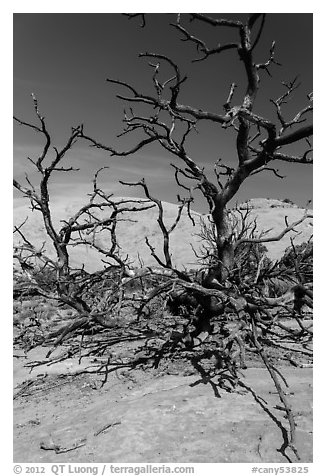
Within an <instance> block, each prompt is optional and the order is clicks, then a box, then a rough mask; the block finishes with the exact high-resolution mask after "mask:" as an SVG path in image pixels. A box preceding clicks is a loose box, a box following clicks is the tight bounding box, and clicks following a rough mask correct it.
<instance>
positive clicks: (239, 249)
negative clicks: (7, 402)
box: [10, 2, 315, 475]
mask: <svg viewBox="0 0 326 476" xmlns="http://www.w3.org/2000/svg"><path fill="white" fill-rule="evenodd" d="M68 3H69V2H68ZM70 3H72V2H70ZM95 3H96V2H95ZM168 6H169V8H170V10H168V9H167V10H166V12H164V11H163V12H153V11H152V10H151V8H149V7H148V9H147V11H149V12H150V13H127V10H126V12H114V13H113V12H106V11H104V10H103V11H101V9H99V11H94V12H82V10H81V11H78V10H75V11H70V12H68V10H67V12H65V11H64V10H62V12H60V11H57V10H55V9H53V11H52V12H51V11H48V9H47V8H44V10H43V12H42V10H40V11H34V10H31V11H30V12H27V11H23V10H21V11H20V10H19V9H15V10H14V12H13V13H12V18H13V115H14V118H13V126H12V128H13V152H12V155H13V241H12V245H13V259H12V268H13V331H12V332H13V357H10V358H13V463H14V464H15V465H16V466H15V468H20V469H22V468H25V470H24V471H27V469H26V468H28V467H29V466H31V465H32V464H34V465H36V466H35V468H42V465H43V464H45V465H46V464H48V463H50V464H51V466H49V468H51V471H52V473H51V472H48V473H45V474H57V475H58V474H70V473H73V472H75V473H77V472H79V473H85V474H86V473H87V474H94V475H95V474H112V473H114V472H123V471H122V469H123V468H127V469H128V468H129V469H130V468H133V470H131V469H130V471H129V473H132V472H133V473H134V474H140V473H149V474H151V473H155V472H161V473H166V472H169V473H172V472H175V473H183V474H202V471H203V470H201V471H199V470H197V471H196V469H195V468H196V465H197V464H202V463H212V464H217V463H218V464H224V463H227V464H228V466H226V467H230V468H231V466H232V464H233V463H250V465H249V466H248V467H247V470H246V471H247V472H239V473H238V472H237V473H236V474H250V473H254V472H256V473H258V472H259V471H258V470H259V469H261V468H263V469H264V468H265V469H266V468H267V469H268V467H269V464H270V465H271V467H272V465H278V466H277V467H278V468H279V467H283V469H284V472H291V471H292V473H293V472H294V471H293V468H297V471H298V472H302V473H308V469H309V468H310V466H309V464H310V463H313V462H314V457H313V165H312V164H313V92H312V88H313V18H314V15H315V14H313V13H309V5H307V6H306V8H308V10H306V11H305V12H301V11H300V10H298V11H296V10H295V4H293V6H291V9H290V11H288V12H287V13H283V12H281V11H276V12H273V13H232V12H231V13H225V12H224V13H214V10H216V11H218V10H219V7H220V6H221V5H220V4H219V3H215V4H214V5H213V4H210V6H209V8H211V9H212V10H209V9H204V13H187V11H186V10H183V12H182V13H173V10H177V9H178V4H177V3H176V4H175V5H174V6H173V7H172V6H171V5H170V4H169V5H168ZM75 7H77V6H76V5H75ZM116 7H117V8H119V6H116ZM202 7H203V5H200V4H197V5H196V4H191V5H189V7H188V8H189V10H190V9H195V10H196V9H198V10H200V9H201V8H202ZM223 7H224V8H228V5H223ZM251 7H252V5H251V4H250V2H249V4H248V5H246V4H243V5H242V8H248V11H251ZM77 8H78V7H77ZM107 8H109V6H107ZM129 8H130V9H131V10H132V8H133V9H134V10H138V9H140V8H141V4H140V5H138V6H137V5H133V7H132V8H131V7H130V6H129ZM163 8H164V6H163ZM259 8H261V9H263V8H265V7H264V4H263V3H262V4H261V6H260V7H259ZM123 9H124V6H123V5H121V10H123ZM181 10H182V9H181ZM230 10H231V6H230ZM239 10H240V9H239ZM311 10H313V9H312V8H311ZM128 11H129V10H128ZM170 11H172V13H170ZM254 11H255V10H254ZM70 464H74V465H76V466H68V465H70ZM122 464H123V465H124V466H121V465H122ZM128 464H130V465H131V466H128ZM24 465H25V466H24ZM60 465H64V466H62V468H65V469H64V470H63V469H62V468H61V470H60ZM78 465H79V466H78ZM96 465H102V466H101V467H99V466H96ZM114 465H116V466H114ZM119 465H120V466H119ZM132 465H133V466H132ZM256 465H257V466H256ZM260 465H261V466H260ZM15 468H14V471H15ZM99 468H100V469H99ZM135 468H138V469H137V471H138V473H137V472H136V469H135ZM250 468H252V469H250ZM275 468H276V466H275ZM286 468H288V469H289V471H285V469H286ZM291 468H292V469H291ZM127 469H125V470H124V471H125V472H128V471H127ZM299 469H301V471H299ZM24 471H23V473H22V474H27V473H25V472H24ZM49 471H50V470H49ZM64 471H66V472H64ZM18 472H19V471H17V473H18ZM35 472H38V471H36V470H35ZM40 472H41V471H40ZM43 472H44V471H43ZM260 472H263V471H260ZM266 472H267V471H266ZM212 474H213V473H212ZM214 474H219V473H218V472H215V473H214ZM221 474H223V473H221ZM224 474H229V473H226V472H225V473H224ZM234 474H235V473H234ZM274 474H277V473H276V472H275V473H274Z"/></svg>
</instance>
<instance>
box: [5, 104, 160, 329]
mask: <svg viewBox="0 0 326 476" xmlns="http://www.w3.org/2000/svg"><path fill="white" fill-rule="evenodd" d="M33 102H34V111H35V116H36V119H37V122H36V124H33V123H29V122H25V121H23V120H21V119H19V118H17V117H15V118H14V119H15V121H16V123H18V124H20V125H22V126H25V127H28V128H30V129H32V130H34V131H35V132H37V133H38V134H40V135H41V137H42V138H43V140H44V146H43V149H42V150H41V153H40V155H39V157H38V158H36V159H32V158H30V157H29V158H28V159H29V161H30V162H31V163H32V164H33V166H34V167H35V168H36V169H37V171H38V172H39V174H40V177H41V178H40V181H39V183H38V184H37V186H35V185H34V184H33V183H32V182H31V180H30V179H29V177H28V176H27V175H26V184H24V185H23V184H22V183H19V182H18V181H17V180H14V187H15V188H16V189H17V190H19V191H20V192H21V194H22V195H23V196H24V197H26V198H27V199H28V200H29V202H30V206H31V210H33V211H36V213H40V214H41V216H42V218H43V223H44V229H45V231H46V235H47V236H48V238H49V239H50V246H51V247H53V249H54V251H55V253H54V256H53V253H49V252H48V250H47V249H46V245H45V243H43V245H42V246H40V247H37V246H36V245H35V244H34V243H32V242H31V241H30V240H29V239H28V237H27V236H26V235H25V232H24V224H25V222H26V220H25V221H24V222H23V223H21V224H20V225H17V226H15V227H14V233H15V234H16V235H17V241H16V242H15V245H14V259H16V260H18V262H19V263H20V266H21V269H22V270H23V272H24V274H25V275H26V276H27V277H28V292H29V293H31V292H33V293H35V294H39V295H41V296H44V297H46V298H49V299H54V300H56V301H57V302H58V303H61V304H64V305H67V306H70V307H71V308H73V309H74V310H75V311H77V319H76V321H75V322H74V323H73V324H71V325H69V326H68V327H67V329H63V332H62V336H61V337H63V336H64V335H66V334H67V332H72V330H76V329H79V328H80V327H82V326H84V325H86V324H90V323H92V322H93V323H97V324H99V325H101V326H103V325H106V324H105V319H103V316H105V315H106V314H107V313H108V308H109V307H110V306H109V301H110V300H108V303H107V304H106V306H104V309H103V306H102V307H101V306H100V307H101V308H100V309H99V306H98V305H97V301H98V299H97V298H96V292H94V290H93V292H92V288H94V287H95V288H96V286H97V285H98V283H99V282H100V281H105V280H108V278H110V274H112V272H115V270H118V272H119V276H120V277H119V278H118V279H115V282H116V288H115V292H113V293H112V294H113V295H118V294H119V293H118V291H117V290H118V287H119V282H120V281H121V280H122V278H123V276H129V275H132V272H131V270H130V263H129V260H128V258H127V257H122V256H121V251H120V247H119V243H118V238H117V233H116V228H117V224H118V222H119V220H123V219H124V218H123V216H124V214H125V213H126V212H127V213H130V212H138V211H142V210H147V209H148V208H151V207H153V204H152V203H148V201H144V200H137V199H119V200H117V199H114V198H113V196H112V194H110V193H106V192H104V191H103V190H102V189H101V188H100V187H99V185H98V178H99V174H100V172H101V171H102V170H103V169H100V170H98V171H97V172H96V173H95V176H94V179H93V190H92V192H91V193H90V194H89V196H88V198H87V199H85V204H84V205H83V206H81V207H80V208H79V209H78V210H76V212H75V213H74V214H73V215H72V216H70V217H69V218H65V219H62V220H61V225H59V226H58V227H56V226H55V225H54V221H53V215H52V211H51V207H50V202H51V198H50V193H49V184H50V182H51V179H52V177H53V175H54V174H55V173H68V172H72V171H78V169H75V168H74V167H67V166H64V165H62V162H63V159H64V158H65V156H66V154H67V153H68V152H69V151H70V149H71V148H72V147H73V146H74V144H75V143H76V142H77V141H78V140H82V139H81V134H82V129H83V126H82V125H81V126H78V127H76V128H72V131H71V134H70V136H69V137H68V139H67V141H66V143H65V145H64V146H63V148H62V149H60V150H59V149H58V148H56V147H55V145H54V144H53V143H52V137H51V134H50V131H49V130H48V127H47V124H46V121H45V118H44V117H43V116H42V115H41V113H40V111H39V107H38V102H37V99H36V98H35V96H33ZM53 151H54V156H53ZM102 233H106V234H107V235H109V237H110V240H109V241H108V243H109V246H107V247H103V245H102V244H101V240H99V239H98V238H99V237H100V236H101V234H102ZM72 246H79V247H81V249H83V248H84V249H85V247H86V246H87V247H91V248H93V249H95V250H96V251H97V252H98V253H99V254H100V255H101V256H102V262H103V265H104V269H103V270H102V271H101V270H98V271H97V272H94V273H88V272H86V271H85V270H84V269H83V267H81V268H79V269H75V268H72V267H71V264H70V259H69V249H70V247H72ZM44 272H45V273H50V274H51V273H52V276H53V283H52V284H53V286H52V287H51V286H50V283H49V282H45V283H42V280H40V279H38V278H39V277H40V276H41V275H42V273H44ZM20 292H24V290H23V289H21V290H20ZM113 298H114V299H115V298H116V296H113Z"/></svg>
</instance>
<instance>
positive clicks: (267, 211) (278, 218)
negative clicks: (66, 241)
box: [14, 198, 313, 271]
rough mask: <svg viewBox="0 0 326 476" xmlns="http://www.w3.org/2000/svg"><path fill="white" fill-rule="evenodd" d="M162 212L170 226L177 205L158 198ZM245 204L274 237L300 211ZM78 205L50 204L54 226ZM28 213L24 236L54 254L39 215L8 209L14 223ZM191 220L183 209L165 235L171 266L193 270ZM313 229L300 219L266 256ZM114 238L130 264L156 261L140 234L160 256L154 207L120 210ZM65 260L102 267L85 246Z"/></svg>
mask: <svg viewBox="0 0 326 476" xmlns="http://www.w3.org/2000/svg"><path fill="white" fill-rule="evenodd" d="M163 206H164V216H165V220H166V223H167V225H171V224H172V223H173V222H174V220H175V217H176V216H177V211H178V207H177V205H174V204H172V203H167V202H163ZM247 206H249V208H250V209H251V211H252V212H251V213H252V215H251V216H252V218H257V224H258V229H259V231H262V230H268V229H270V228H272V231H270V233H269V235H277V234H279V233H280V232H281V231H282V229H283V228H284V227H285V217H286V216H287V217H288V222H289V223H292V222H294V221H297V220H299V219H300V218H301V217H302V215H303V213H304V209H302V208H300V207H297V206H296V205H292V204H290V203H285V202H283V201H280V200H276V199H265V198H255V199H251V200H249V201H248V202H246V203H244V204H241V205H240V206H239V207H240V208H246V207H247ZM79 207H80V203H78V202H73V203H69V204H66V203H63V202H61V203H60V202H58V203H55V204H52V207H51V209H52V213H53V217H54V224H55V225H56V226H58V227H59V226H60V220H64V219H66V218H67V217H68V216H70V215H72V214H74V213H75V212H76V211H77V210H78V208H79ZM26 216H28V221H27V223H26V225H24V230H25V234H26V237H27V238H28V239H29V240H30V241H31V242H33V243H35V244H36V245H37V246H41V245H42V243H43V242H44V241H45V243H46V249H47V252H48V254H49V255H54V250H53V247H52V245H51V242H50V241H49V239H48V238H47V237H46V235H45V232H44V227H43V221H42V217H41V214H40V213H38V212H36V211H34V212H31V210H30V209H29V208H28V205H27V203H26V204H24V205H20V206H17V207H16V208H15V209H14V223H15V224H16V225H18V224H21V223H22V222H23V220H24V219H25V218H26ZM193 218H194V221H195V224H196V226H193V224H192V223H191V221H190V220H189V217H188V216H187V213H186V212H185V211H184V212H183V213H182V216H181V219H180V222H179V224H178V226H177V227H176V229H175V230H174V231H173V232H172V233H171V235H170V243H171V251H172V260H173V263H174V265H175V266H176V267H177V268H179V269H183V268H196V267H197V266H198V264H197V263H196V257H195V254H194V252H193V249H195V250H197V251H198V250H199V248H200V246H201V243H200V238H199V237H198V232H199V227H200V221H201V218H203V219H205V216H204V215H200V214H199V213H196V212H193ZM312 230H313V223H312V219H307V220H305V222H304V223H302V224H301V225H299V226H298V228H297V231H298V232H299V233H297V234H296V233H295V232H291V233H289V234H288V235H287V236H285V237H284V238H283V239H282V240H281V241H280V242H275V243H273V242H271V243H267V244H266V247H267V250H268V251H267V254H268V256H269V257H270V258H271V259H273V260H275V259H279V258H281V256H282V255H283V253H284V251H285V249H286V248H287V247H288V246H290V244H291V242H290V236H292V237H295V241H294V242H295V243H298V244H299V243H302V242H304V241H307V240H308V239H309V238H310V236H311V234H312ZM117 237H118V242H119V245H120V248H121V256H122V257H126V256H128V257H129V258H130V259H131V260H132V261H133V262H134V266H140V264H141V263H143V264H144V265H147V266H148V265H154V264H157V263H156V261H155V260H154V258H153V257H152V256H151V253H150V250H149V248H148V247H147V246H146V243H145V237H147V238H148V240H149V241H150V243H151V245H152V246H153V247H154V248H155V250H156V253H157V254H158V255H159V256H160V257H163V252H162V236H161V232H160V229H159V226H158V224H157V210H156V208H152V209H149V210H146V211H143V212H139V213H136V214H134V213H126V214H124V216H123V221H119V223H118V225H117ZM17 240H18V236H17V235H14V241H15V242H17ZM98 244H101V245H102V246H110V239H109V236H108V235H106V234H105V233H103V234H102V236H100V237H99V238H98ZM70 256H71V264H72V265H73V266H74V267H80V266H81V265H82V264H84V266H85V269H86V270H88V271H95V270H98V269H102V268H103V267H104V263H103V262H102V257H101V256H99V254H98V253H97V252H96V251H95V250H93V249H92V248H91V247H89V246H84V247H78V248H74V247H71V249H70Z"/></svg>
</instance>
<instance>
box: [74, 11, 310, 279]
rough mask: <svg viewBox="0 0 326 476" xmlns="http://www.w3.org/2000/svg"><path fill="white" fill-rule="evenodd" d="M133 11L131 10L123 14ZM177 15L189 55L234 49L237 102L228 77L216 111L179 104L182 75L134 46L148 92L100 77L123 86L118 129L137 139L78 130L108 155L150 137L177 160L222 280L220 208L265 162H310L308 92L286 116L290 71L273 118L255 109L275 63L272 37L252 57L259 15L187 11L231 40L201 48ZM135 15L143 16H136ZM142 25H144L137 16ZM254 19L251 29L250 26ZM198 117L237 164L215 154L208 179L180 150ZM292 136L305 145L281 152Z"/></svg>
mask: <svg viewBox="0 0 326 476" xmlns="http://www.w3.org/2000/svg"><path fill="white" fill-rule="evenodd" d="M134 16H135V15H131V16H130V18H133V17H134ZM136 16H137V15H136ZM185 16H186V15H180V14H179V15H177V17H176V21H175V22H174V23H173V24H172V25H171V26H172V27H173V28H174V29H176V30H177V31H178V32H179V33H180V34H181V35H182V39H183V40H185V41H186V42H188V43H190V44H191V45H194V46H195V47H196V49H197V52H198V53H199V56H198V57H196V58H195V59H194V61H205V60H206V59H207V58H211V57H212V56H216V57H219V56H220V55H222V54H226V53H227V52H228V51H229V50H235V51H237V53H238V56H239V59H240V61H241V63H242V65H243V68H244V71H245V77H246V85H245V92H244V95H243V97H242V98H241V99H240V101H238V102H237V104H234V103H233V99H234V93H235V89H236V87H237V84H236V83H235V82H234V83H232V84H231V86H230V89H229V92H228V93H227V94H226V101H225V103H224V104H223V105H221V108H220V109H221V111H220V112H215V111H210V110H204V109H199V108H195V107H193V106H191V105H185V104H182V103H180V101H179V96H180V92H181V90H182V87H183V85H184V83H185V81H186V80H187V77H186V76H185V75H183V74H182V73H181V70H180V68H179V66H178V65H177V64H176V62H175V61H174V60H173V59H171V58H170V57H168V56H166V55H164V54H158V53H155V52H154V53H151V52H145V53H140V54H139V56H140V57H141V58H145V59H147V60H149V65H150V66H151V67H152V68H153V71H154V72H153V75H152V81H153V85H154V90H155V93H154V94H152V95H149V94H144V93H142V92H141V91H138V90H137V89H136V88H135V87H134V86H133V85H132V84H130V83H129V82H127V81H122V80H118V79H113V78H108V79H107V81H108V82H109V83H111V84H114V85H118V86H120V87H121V88H122V89H124V90H125V91H126V93H125V94H122V93H119V94H118V95H117V97H118V98H120V99H121V100H123V101H124V102H126V103H127V104H129V105H130V107H131V108H130V112H129V113H128V112H125V117H124V123H125V125H126V126H125V129H124V131H123V134H129V133H132V132H134V131H142V132H143V134H144V138H143V139H142V140H140V141H139V142H137V143H136V144H135V146H134V147H131V148H130V149H129V150H123V151H118V150H116V149H113V148H112V147H110V146H107V145H104V144H102V143H100V142H99V141H96V140H94V139H93V138H91V137H89V136H87V135H86V134H85V133H84V131H81V135H82V136H83V137H84V138H85V139H87V140H88V141H89V142H90V143H91V144H92V145H93V146H96V147H98V148H100V149H103V150H107V151H109V152H110V153H111V155H113V156H121V157H125V156H128V155H132V154H134V153H135V152H137V151H139V150H141V149H143V148H145V147H146V146H148V145H149V144H152V143H154V142H156V143H159V144H160V146H161V147H162V148H163V149H165V150H166V151H168V152H169V153H171V154H173V155H174V156H176V157H177V158H178V159H179V160H180V166H179V165H178V166H174V167H175V172H176V180H177V183H178V184H179V185H181V186H182V185H183V184H181V179H184V180H186V181H188V182H189V181H190V183H191V185H190V187H184V188H188V190H194V189H198V190H199V191H200V192H201V193H202V194H203V196H204V197H205V199H206V201H207V204H208V208H209V212H210V215H211V219H212V221H213V223H214V227H215V229H216V237H217V241H216V245H217V252H218V260H217V263H216V266H215V268H214V269H211V274H212V277H213V278H214V279H216V280H217V281H219V282H220V283H224V282H225V280H227V279H228V277H229V274H230V270H231V269H233V265H234V250H235V246H236V244H235V243H234V241H233V239H232V227H231V226H230V221H229V217H228V213H227V206H228V203H229V202H230V200H231V199H232V198H233V197H234V196H235V195H236V194H237V192H238V191H239V189H240V187H242V186H243V184H244V182H245V181H246V179H247V178H248V177H251V176H253V175H257V174H259V173H262V172H266V171H269V172H272V173H274V174H275V175H276V176H278V177H280V174H279V173H278V171H277V169H275V168H274V167H273V166H271V164H272V163H274V162H276V161H285V162H292V163H294V164H312V158H311V152H312V147H311V143H310V141H309V137H310V136H311V135H312V132H313V127H312V125H311V124H303V123H305V121H306V119H307V116H308V115H309V114H310V113H311V112H312V94H308V96H307V102H308V104H307V105H305V106H303V107H302V108H301V109H299V110H298V112H297V113H296V114H295V116H294V117H293V118H289V119H288V118H286V117H285V113H284V112H283V106H284V105H285V104H286V102H287V100H288V99H289V98H291V97H292V96H293V94H294V92H295V90H296V89H297V88H298V87H299V83H298V80H297V78H295V79H294V80H293V81H290V82H284V83H282V84H283V86H284V89H285V92H284V94H282V95H281V96H280V97H278V98H270V100H271V102H272V103H273V105H274V106H275V112H276V117H275V118H267V117H263V116H261V115H260V114H259V113H257V112H255V104H256V98H257V95H258V93H259V89H260V84H261V83H262V74H264V73H268V74H270V69H271V68H272V67H273V66H274V65H277V64H278V63H277V62H276V60H275V42H272V44H271V47H270V51H269V56H268V57H267V59H266V61H265V62H264V63H257V62H256V60H255V48H256V46H257V44H258V43H259V41H260V38H261V34H262V31H263V28H264V24H265V14H251V15H249V16H248V18H247V21H246V22H242V21H239V20H226V19H221V18H215V17H210V16H207V15H203V14H197V13H193V14H190V21H192V22H197V23H200V24H202V25H203V26H204V27H206V28H214V29H215V30H216V31H217V37H218V31H219V28H221V27H224V28H228V29H230V30H232V31H233V32H234V41H233V42H230V43H226V44H219V43H218V44H217V45H215V46H214V47H213V48H209V47H208V46H207V45H206V43H205V41H204V40H203V39H201V38H199V37H196V36H194V35H193V34H192V33H191V31H190V27H189V26H188V24H186V20H185V19H184V17H185ZM142 18H143V19H144V16H143V15H142ZM142 26H145V22H144V20H143V24H142ZM257 26H258V33H255V32H254V31H256V27H257ZM225 52H226V53H225ZM162 63H165V64H166V65H167V66H168V67H169V68H170V69H171V71H172V72H171V76H170V77H167V78H162V77H161V76H162V75H161V64H162ZM137 104H140V105H145V106H148V108H149V112H148V114H141V115H139V114H137V112H136V111H135V110H134V109H133V108H134V107H136V106H137ZM167 117H168V119H167ZM199 122H202V123H205V122H208V123H212V124H214V125H216V127H222V128H225V129H228V128H231V129H232V130H233V131H234V133H235V137H234V146H235V152H236V154H237V158H238V163H237V165H236V166H235V167H234V168H233V167H230V166H229V165H228V164H227V163H224V162H223V161H222V160H219V161H217V162H216V163H215V167H214V171H215V179H216V180H215V181H212V180H211V179H210V178H209V177H208V175H207V173H206V172H205V170H204V169H203V168H202V167H200V166H199V165H198V162H199V160H196V158H193V157H191V155H190V153H189V152H188V151H187V139H188V138H189V136H190V134H192V132H193V131H194V130H195V129H196V125H197V124H198V123H199ZM299 141H306V143H307V148H306V150H303V153H302V155H299V156H298V155H291V154H290V153H289V152H288V148H287V149H286V151H285V152H282V149H283V148H284V147H286V146H289V145H291V144H294V143H297V142H299ZM217 155H218V150H217Z"/></svg>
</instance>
